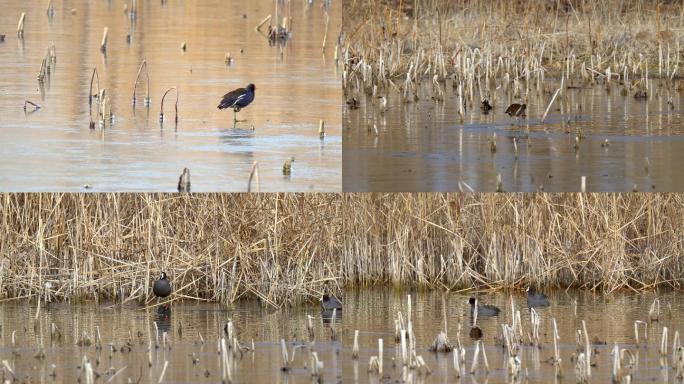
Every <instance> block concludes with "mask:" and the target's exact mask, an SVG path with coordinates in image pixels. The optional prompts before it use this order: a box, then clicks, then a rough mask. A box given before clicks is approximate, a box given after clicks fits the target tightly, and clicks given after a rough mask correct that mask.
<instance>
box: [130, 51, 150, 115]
mask: <svg viewBox="0 0 684 384" xmlns="http://www.w3.org/2000/svg"><path fill="white" fill-rule="evenodd" d="M143 69H145V78H146V80H147V88H146V89H145V99H144V104H145V106H149V105H150V102H151V99H150V75H149V72H148V71H147V60H143V62H142V63H141V64H140V68H138V73H137V74H136V75H135V83H133V100H132V102H131V103H132V104H133V106H135V103H136V98H135V91H136V89H137V87H138V80H139V79H140V75H141V74H142V70H143Z"/></svg>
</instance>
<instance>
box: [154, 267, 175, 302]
mask: <svg viewBox="0 0 684 384" xmlns="http://www.w3.org/2000/svg"><path fill="white" fill-rule="evenodd" d="M152 292H154V295H155V296H157V297H167V296H169V295H170V294H171V282H170V281H169V278H168V277H167V276H166V273H165V272H162V273H161V276H159V280H156V281H155V282H154V285H153V286H152Z"/></svg>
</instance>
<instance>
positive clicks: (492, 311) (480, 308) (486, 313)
mask: <svg viewBox="0 0 684 384" xmlns="http://www.w3.org/2000/svg"><path fill="white" fill-rule="evenodd" d="M468 303H470V314H471V315H472V314H473V313H474V312H475V307H476V306H477V316H478V317H491V316H497V315H498V314H499V312H501V310H499V308H497V307H495V306H493V305H488V304H479V303H478V302H477V299H476V298H474V297H471V298H470V299H468Z"/></svg>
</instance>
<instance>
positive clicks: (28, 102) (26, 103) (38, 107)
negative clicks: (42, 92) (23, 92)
mask: <svg viewBox="0 0 684 384" xmlns="http://www.w3.org/2000/svg"><path fill="white" fill-rule="evenodd" d="M27 105H32V106H33V110H34V111H37V110H39V109H40V105H38V104H36V103H34V102H33V101H31V100H24V111H26V107H27Z"/></svg>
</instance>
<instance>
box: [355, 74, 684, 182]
mask: <svg viewBox="0 0 684 384" xmlns="http://www.w3.org/2000/svg"><path fill="white" fill-rule="evenodd" d="M547 83H548V84H547V85H546V86H547V89H548V91H549V92H545V93H544V94H543V95H542V96H541V97H540V96H539V93H538V92H537V91H536V90H535V89H534V88H532V89H530V92H529V100H528V101H527V118H517V119H516V118H511V117H509V116H508V115H506V114H505V113H504V111H505V110H506V107H507V106H508V105H509V104H510V103H513V102H518V103H522V102H523V101H521V100H520V99H514V98H513V92H512V91H511V92H508V94H507V93H505V92H504V89H503V88H499V89H498V90H493V91H492V92H491V100H492V103H493V106H494V110H492V111H491V112H490V113H489V114H488V115H484V114H483V113H482V112H481V110H480V105H479V93H478V92H477V90H475V91H474V100H475V102H476V104H475V105H474V106H472V105H470V104H468V106H467V108H466V112H465V116H464V118H463V119H461V117H460V115H459V111H458V96H457V90H456V89H454V87H453V85H452V82H451V81H449V82H447V84H446V86H445V87H444V89H445V96H444V101H443V102H435V101H433V100H432V96H433V94H434V93H433V87H432V85H431V84H423V86H421V87H420V89H419V92H418V95H419V100H418V101H417V102H410V103H406V102H405V101H403V100H402V99H403V98H402V97H401V94H399V93H398V92H397V91H390V92H388V94H387V95H386V97H387V109H386V111H385V112H384V113H383V112H382V111H381V106H380V101H379V99H378V98H377V97H380V96H383V95H384V94H378V95H377V97H371V96H365V95H364V94H361V95H356V94H354V95H352V94H350V95H348V96H347V98H348V99H349V98H351V97H355V98H357V100H359V102H360V104H359V108H358V109H355V110H351V109H350V108H349V107H348V106H345V107H344V112H343V119H344V120H343V126H344V132H343V146H344V153H343V162H344V169H343V180H344V190H345V191H364V190H365V191H454V190H468V187H470V188H472V189H473V190H475V191H495V190H496V189H497V174H500V175H501V181H502V187H503V189H504V190H505V191H536V190H540V189H543V190H545V191H580V190H581V177H582V176H586V190H587V191H632V190H633V189H635V187H636V189H637V190H639V191H682V190H684V179H682V178H681V177H679V171H678V170H677V169H676V167H672V166H671V165H672V164H678V163H681V162H682V161H684V135H683V133H684V120H683V119H682V117H683V115H682V111H683V110H684V97H682V93H681V92H679V91H676V90H675V89H667V88H666V87H662V88H661V87H656V89H655V91H654V92H651V93H650V96H649V99H648V100H643V99H635V98H634V97H633V94H634V92H635V91H634V90H632V91H630V92H629V93H628V94H627V95H624V96H623V95H622V94H621V92H620V90H621V89H622V87H621V86H617V85H613V86H612V88H611V89H610V91H607V90H606V87H605V85H597V86H592V87H580V88H572V89H566V90H565V91H564V94H563V97H562V99H558V100H557V101H556V102H555V103H554V106H553V107H552V109H551V111H550V112H549V115H548V116H547V119H546V123H545V124H541V123H540V121H541V118H542V116H543V114H544V111H545V110H546V107H547V105H548V103H549V101H550V100H551V97H552V96H553V92H554V91H555V89H556V88H557V86H558V84H554V82H553V81H547ZM654 84H655V81H654ZM531 86H532V85H531ZM672 88H674V87H672ZM522 94H525V90H524V89H523V90H522ZM668 100H671V101H672V105H671V106H670V105H669V104H668ZM559 101H560V102H559ZM374 127H375V128H377V133H376V131H375V128H374ZM580 132H582V134H583V136H584V139H582V140H581V142H580V144H579V148H578V149H577V150H576V149H575V136H577V135H579V133H580ZM494 134H496V137H495V138H494ZM513 138H516V140H517V147H518V150H517V154H516V153H515V150H514V145H513ZM605 140H608V146H604V145H602V144H604V142H605ZM491 141H495V142H496V151H495V152H492V150H491ZM646 158H648V160H646ZM459 183H460V184H459Z"/></svg>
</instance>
